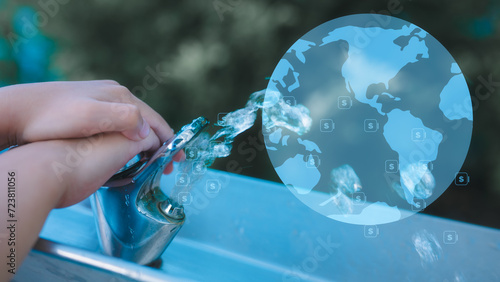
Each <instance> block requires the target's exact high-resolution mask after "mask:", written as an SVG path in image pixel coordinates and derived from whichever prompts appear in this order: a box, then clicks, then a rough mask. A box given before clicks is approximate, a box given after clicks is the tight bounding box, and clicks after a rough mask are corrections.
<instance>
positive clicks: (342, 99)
mask: <svg viewBox="0 0 500 282" xmlns="http://www.w3.org/2000/svg"><path fill="white" fill-rule="evenodd" d="M338 101H339V104H338V107H339V109H341V110H348V109H350V108H351V107H352V100H351V97H349V96H339V99H338Z"/></svg>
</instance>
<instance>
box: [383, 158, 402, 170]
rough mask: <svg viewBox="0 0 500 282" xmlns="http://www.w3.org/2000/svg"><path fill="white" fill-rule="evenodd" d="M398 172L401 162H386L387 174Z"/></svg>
mask: <svg viewBox="0 0 500 282" xmlns="http://www.w3.org/2000/svg"><path fill="white" fill-rule="evenodd" d="M398 171H399V162H398V161H397V160H386V161H385V172H387V173H397V172H398Z"/></svg>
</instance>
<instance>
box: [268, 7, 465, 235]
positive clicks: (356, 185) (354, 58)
mask: <svg viewBox="0 0 500 282" xmlns="http://www.w3.org/2000/svg"><path fill="white" fill-rule="evenodd" d="M276 93H280V94H281V95H282V96H283V101H284V102H286V103H287V104H288V105H290V106H291V107H294V106H297V105H303V106H305V107H306V108H307V109H308V110H309V115H310V118H311V119H312V124H311V127H310V130H309V131H308V132H306V133H305V134H302V135H299V134H297V133H295V132H293V131H290V130H288V129H287V128H285V127H280V126H269V125H266V124H265V122H264V121H265V120H266V119H267V118H268V115H270V113H269V112H267V110H266V109H265V108H264V110H263V124H264V125H263V132H265V143H266V148H267V151H268V154H269V157H270V159H271V162H272V164H273V166H274V168H275V170H276V172H277V174H278V175H279V177H280V178H281V180H282V181H283V183H284V184H285V185H286V186H287V187H288V189H289V190H290V191H291V192H292V193H293V194H294V195H295V196H296V197H297V198H298V199H299V200H300V201H302V202H303V203H304V204H306V205H307V206H309V207H310V208H312V209H313V210H315V211H317V212H319V213H321V214H323V215H325V216H327V217H330V218H332V219H334V220H338V221H342V222H346V223H351V224H360V225H376V224H384V223H390V222H394V221H398V220H400V219H403V218H406V217H408V216H410V215H412V214H414V213H416V212H418V211H420V210H422V209H425V208H426V207H427V206H428V205H429V204H431V203H432V202H433V201H435V200H436V199H437V198H438V197H439V196H440V195H441V194H442V193H443V192H444V191H445V190H446V188H447V187H448V186H449V185H450V184H451V183H452V182H453V181H455V178H456V177H457V173H459V172H460V169H461V166H462V164H463V162H464V160H465V157H466V155H467V152H468V149H469V145H470V140H471V134H472V103H471V99H470V95H469V89H468V86H467V83H466V81H465V79H464V76H463V74H462V73H461V70H460V68H459V66H458V65H457V63H456V62H455V61H454V59H453V58H452V56H451V55H450V54H449V52H448V51H447V50H446V49H445V48H444V47H443V46H442V45H441V44H440V43H439V42H438V41H437V40H436V39H435V38H433V37H432V36H431V35H430V34H428V33H427V32H426V31H425V30H423V29H422V28H420V27H418V26H416V25H414V24H411V23H409V22H407V21H404V20H401V19H398V18H394V17H390V16H382V15H373V14H358V15H351V16H345V17H342V18H338V19H335V20H332V21H329V22H326V23H324V24H322V25H320V26H318V27H316V28H314V29H313V30H311V31H310V32H308V33H307V34H305V35H304V36H303V37H302V38H300V39H299V40H297V42H295V43H294V44H293V45H292V46H291V47H290V49H289V50H288V51H287V52H286V53H285V55H284V56H283V57H282V59H281V60H280V61H279V63H278V64H277V66H276V68H275V70H274V72H273V74H272V76H271V78H270V80H269V84H268V87H267V89H266V98H265V99H266V100H267V99H268V96H269V97H270V96H271V95H275V94H276ZM273 97H274V96H273ZM270 99H271V98H269V100H270ZM458 175H461V177H462V178H461V179H462V180H463V173H461V174H458Z"/></svg>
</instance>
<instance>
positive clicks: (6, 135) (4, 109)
mask: <svg viewBox="0 0 500 282" xmlns="http://www.w3.org/2000/svg"><path fill="white" fill-rule="evenodd" d="M17 87H18V86H17V85H12V86H4V87H1V88H0V101H1V102H0V148H7V147H10V146H14V145H20V143H21V138H22V132H23V128H24V127H23V125H22V122H21V115H22V114H26V113H25V111H23V110H22V109H20V108H19V105H18V104H19V103H18V97H16V96H17V94H18V93H17V89H16V88H17Z"/></svg>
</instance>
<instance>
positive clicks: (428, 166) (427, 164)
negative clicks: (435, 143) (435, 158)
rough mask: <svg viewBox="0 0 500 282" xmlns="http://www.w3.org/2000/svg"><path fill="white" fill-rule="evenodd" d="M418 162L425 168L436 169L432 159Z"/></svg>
mask: <svg viewBox="0 0 500 282" xmlns="http://www.w3.org/2000/svg"><path fill="white" fill-rule="evenodd" d="M418 163H419V164H420V165H421V166H422V168H423V169H427V170H428V171H432V170H433V169H434V164H433V163H432V162H431V161H419V162H418Z"/></svg>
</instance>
